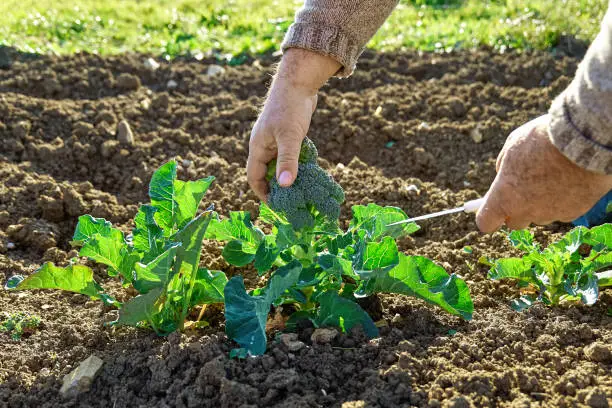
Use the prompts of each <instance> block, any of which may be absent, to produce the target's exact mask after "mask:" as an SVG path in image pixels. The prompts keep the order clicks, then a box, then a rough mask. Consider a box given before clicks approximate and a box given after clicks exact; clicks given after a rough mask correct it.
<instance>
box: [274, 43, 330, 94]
mask: <svg viewBox="0 0 612 408" xmlns="http://www.w3.org/2000/svg"><path fill="white" fill-rule="evenodd" d="M340 68H341V64H340V63H339V62H338V61H336V60H335V59H333V58H331V57H328V56H327V55H323V54H319V53H316V52H313V51H308V50H305V49H301V48H290V49H288V50H287V51H285V53H284V54H283V58H282V59H281V62H280V65H279V67H278V70H277V73H276V76H275V77H274V82H273V83H272V86H273V87H277V86H282V87H286V86H289V87H292V88H297V89H300V90H302V91H304V92H306V93H307V94H309V95H315V94H316V93H317V92H318V90H319V88H321V87H322V86H323V85H324V84H325V83H326V82H327V80H328V79H329V78H330V77H331V76H332V75H334V74H335V73H336V72H338V70H339V69H340Z"/></svg>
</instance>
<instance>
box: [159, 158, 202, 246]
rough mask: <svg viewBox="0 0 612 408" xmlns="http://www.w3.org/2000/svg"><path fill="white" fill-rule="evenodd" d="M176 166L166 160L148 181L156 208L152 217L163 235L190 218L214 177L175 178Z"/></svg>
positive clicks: (170, 232) (174, 162)
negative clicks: (193, 179)
mask: <svg viewBox="0 0 612 408" xmlns="http://www.w3.org/2000/svg"><path fill="white" fill-rule="evenodd" d="M176 169H177V164H176V161H174V160H171V161H169V162H168V163H166V164H164V165H163V166H161V167H160V168H159V169H157V171H155V173H153V176H152V177H151V182H150V184H149V197H150V198H151V205H153V206H154V207H156V208H157V210H158V211H157V212H156V213H155V219H156V221H157V223H158V224H159V226H160V227H161V228H162V229H163V230H164V235H165V236H169V235H171V234H172V233H173V232H174V231H175V228H177V229H181V228H183V227H184V226H185V224H187V223H188V222H189V221H191V220H192V219H193V217H194V216H195V215H196V213H197V211H198V206H199V205H200V201H201V200H202V197H203V196H204V194H205V193H206V191H207V190H208V187H210V184H211V183H212V182H213V180H214V177H207V178H204V179H201V180H197V181H181V180H177V179H176Z"/></svg>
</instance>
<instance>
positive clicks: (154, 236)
mask: <svg viewBox="0 0 612 408" xmlns="http://www.w3.org/2000/svg"><path fill="white" fill-rule="evenodd" d="M156 212H157V208H156V207H153V206H151V205H142V206H140V208H139V209H138V213H137V214H136V218H134V223H135V224H136V228H134V229H133V230H132V236H133V243H134V248H136V250H138V251H140V252H143V253H144V254H145V255H144V256H143V262H144V263H148V262H149V261H151V260H152V259H154V258H156V257H157V256H159V255H160V254H161V253H162V252H163V241H162V238H163V236H164V231H162V229H161V228H160V227H159V225H157V222H156V221H155V213H156Z"/></svg>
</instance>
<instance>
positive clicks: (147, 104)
mask: <svg viewBox="0 0 612 408" xmlns="http://www.w3.org/2000/svg"><path fill="white" fill-rule="evenodd" d="M140 106H141V107H142V109H144V110H149V108H150V107H151V100H150V99H143V100H142V101H140Z"/></svg>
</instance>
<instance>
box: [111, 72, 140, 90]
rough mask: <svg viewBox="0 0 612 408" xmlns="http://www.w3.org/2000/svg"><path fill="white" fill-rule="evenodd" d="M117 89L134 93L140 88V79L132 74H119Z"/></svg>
mask: <svg viewBox="0 0 612 408" xmlns="http://www.w3.org/2000/svg"><path fill="white" fill-rule="evenodd" d="M117 87H118V88H119V89H123V90H124V91H135V90H137V89H138V88H140V78H138V77H137V76H136V75H132V74H121V75H119V76H118V77H117Z"/></svg>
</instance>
